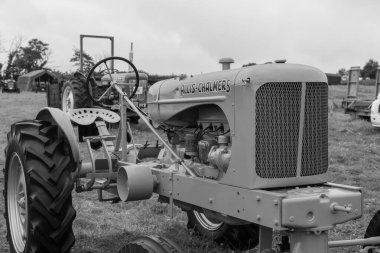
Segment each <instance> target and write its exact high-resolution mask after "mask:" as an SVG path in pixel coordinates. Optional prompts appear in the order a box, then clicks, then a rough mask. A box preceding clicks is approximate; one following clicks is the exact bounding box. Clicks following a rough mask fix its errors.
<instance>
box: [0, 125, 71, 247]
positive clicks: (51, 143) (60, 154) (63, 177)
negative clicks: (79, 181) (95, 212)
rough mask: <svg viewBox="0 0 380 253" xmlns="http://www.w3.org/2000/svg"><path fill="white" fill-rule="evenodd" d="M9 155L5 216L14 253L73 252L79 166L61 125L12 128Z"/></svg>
mask: <svg viewBox="0 0 380 253" xmlns="http://www.w3.org/2000/svg"><path fill="white" fill-rule="evenodd" d="M7 137H8V145H7V147H6V149H5V153H6V163H5V171H4V172H5V177H4V178H5V189H4V197H5V213H4V217H5V219H6V225H7V239H8V241H9V244H10V249H11V252H17V253H21V252H70V249H71V247H72V246H73V244H74V242H75V238H74V234H73V230H72V222H73V220H74V218H75V215H76V212H75V210H74V208H73V206H72V197H71V192H72V190H73V187H74V184H73V180H72V178H71V172H72V171H73V170H74V169H75V163H74V162H73V161H71V159H70V155H69V153H68V150H69V146H68V144H67V143H66V142H65V140H64V138H63V137H62V133H59V129H58V127H57V126H56V125H52V124H50V123H49V122H42V121H37V120H34V121H22V122H18V123H15V124H13V125H12V127H11V131H10V132H9V133H8V135H7Z"/></svg>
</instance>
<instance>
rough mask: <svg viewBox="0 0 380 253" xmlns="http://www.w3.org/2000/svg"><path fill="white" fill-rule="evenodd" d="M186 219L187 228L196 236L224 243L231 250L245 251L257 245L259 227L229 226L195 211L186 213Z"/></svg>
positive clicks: (252, 225)
mask: <svg viewBox="0 0 380 253" xmlns="http://www.w3.org/2000/svg"><path fill="white" fill-rule="evenodd" d="M187 217H188V223H187V227H188V228H189V229H193V230H194V232H195V233H196V234H197V235H199V236H203V237H206V238H208V239H211V240H214V241H215V242H217V243H224V244H226V245H228V246H229V247H230V248H232V249H235V250H247V249H252V248H254V247H255V246H256V245H257V244H258V240H259V227H258V226H257V225H255V224H247V225H229V224H226V223H224V222H221V221H218V220H215V219H212V218H209V217H207V216H206V215H205V214H204V213H203V212H201V211H197V210H192V211H187Z"/></svg>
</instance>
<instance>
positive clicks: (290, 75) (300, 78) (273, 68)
mask: <svg viewBox="0 0 380 253" xmlns="http://www.w3.org/2000/svg"><path fill="white" fill-rule="evenodd" d="M277 82H281V83H286V82H327V77H326V75H325V74H324V73H323V72H322V71H320V70H319V69H317V68H314V67H310V66H306V65H299V64H285V63H276V64H262V65H254V66H249V67H243V68H239V69H230V70H224V71H218V72H213V73H207V74H201V75H196V76H191V77H187V78H185V79H180V78H173V79H168V80H164V81H160V82H157V83H155V84H154V85H152V87H151V88H150V89H149V92H148V113H149V114H150V116H151V118H152V119H153V121H155V122H156V123H161V122H165V121H166V120H168V119H170V118H171V117H172V116H174V115H175V114H177V113H178V112H179V111H182V110H185V109H187V108H189V107H191V106H196V105H199V104H205V103H208V104H210V103H215V102H221V101H222V100H223V99H224V97H226V98H228V97H231V96H234V95H233V94H234V89H235V87H236V86H240V85H249V86H251V87H252V89H253V90H256V89H257V88H258V87H260V86H261V85H263V84H265V83H277ZM164 112H165V113H164Z"/></svg>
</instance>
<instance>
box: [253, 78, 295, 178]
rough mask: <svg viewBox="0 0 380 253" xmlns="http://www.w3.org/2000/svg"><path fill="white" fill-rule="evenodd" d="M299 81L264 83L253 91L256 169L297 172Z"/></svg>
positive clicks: (276, 174)
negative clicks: (254, 95)
mask: <svg viewBox="0 0 380 253" xmlns="http://www.w3.org/2000/svg"><path fill="white" fill-rule="evenodd" d="M301 93H302V84H301V83H266V84H264V85H262V86H261V87H260V88H259V89H258V90H257V92H256V173H257V175H259V176H260V177H262V178H284V177H295V176H296V175H297V149H298V134H299V121H300V108H301Z"/></svg>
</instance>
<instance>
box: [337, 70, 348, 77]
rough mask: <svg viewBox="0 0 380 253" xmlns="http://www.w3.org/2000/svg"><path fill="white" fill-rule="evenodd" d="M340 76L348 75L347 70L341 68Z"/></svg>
mask: <svg viewBox="0 0 380 253" xmlns="http://www.w3.org/2000/svg"><path fill="white" fill-rule="evenodd" d="M338 74H339V75H340V76H344V75H346V74H347V71H346V69H345V68H341V69H339V70H338Z"/></svg>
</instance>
